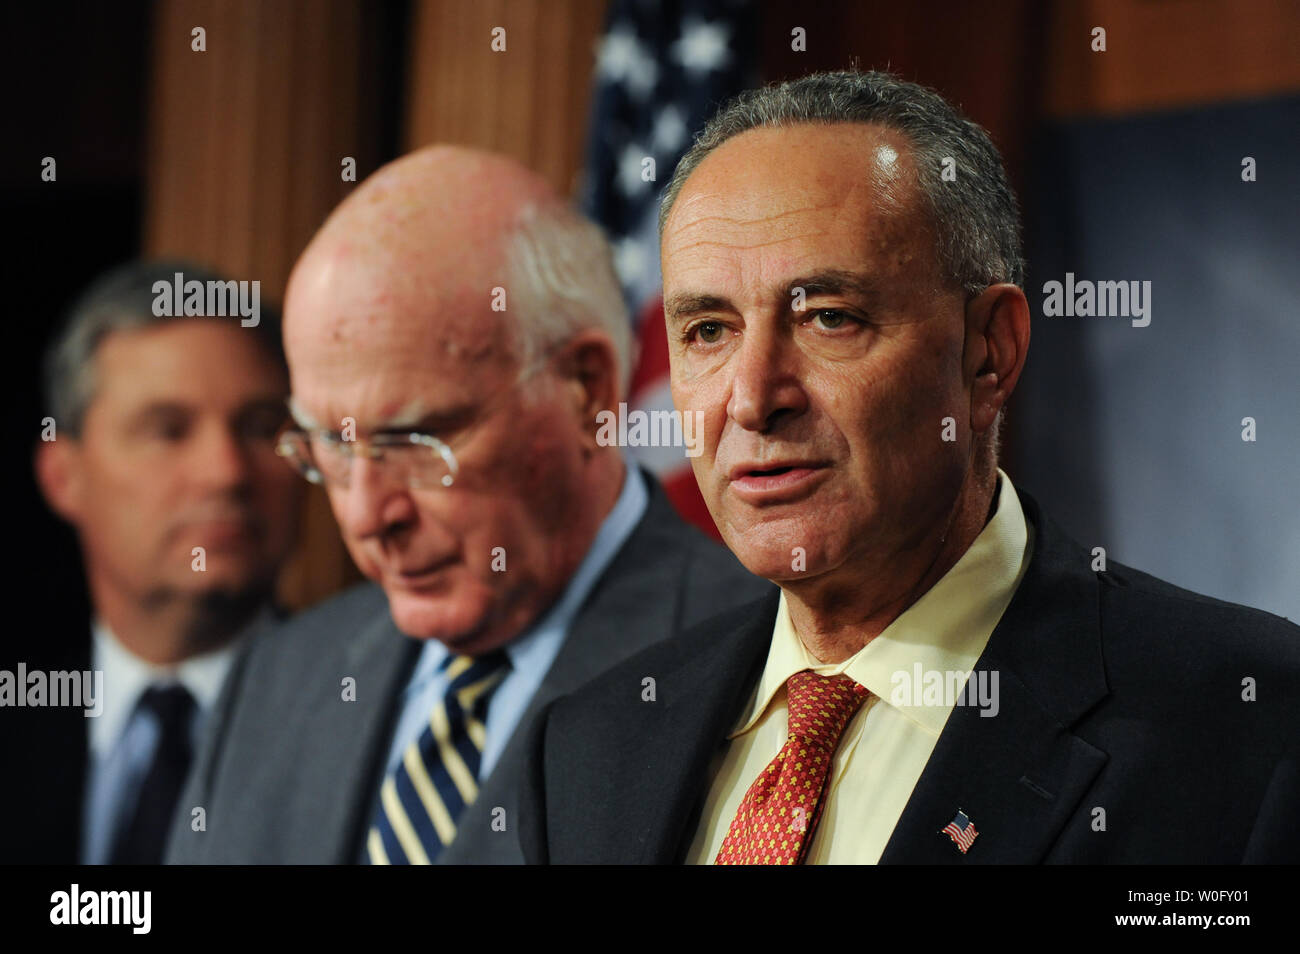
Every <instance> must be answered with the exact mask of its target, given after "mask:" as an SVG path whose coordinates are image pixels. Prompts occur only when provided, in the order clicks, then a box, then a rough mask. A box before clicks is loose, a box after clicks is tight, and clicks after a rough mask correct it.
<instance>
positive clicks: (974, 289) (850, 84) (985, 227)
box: [659, 71, 1025, 466]
mask: <svg viewBox="0 0 1300 954" xmlns="http://www.w3.org/2000/svg"><path fill="white" fill-rule="evenodd" d="M805 123H815V124H833V123H876V124H879V125H881V126H883V127H885V128H887V129H892V130H896V131H897V132H899V133H901V134H902V135H904V136H905V137H906V138H907V140H908V142H909V143H911V145H912V150H913V164H914V166H915V168H916V174H917V187H918V192H919V193H920V195H921V197H922V202H923V204H924V211H925V212H926V214H927V216H928V219H929V223H930V225H931V227H932V229H933V231H934V235H935V255H936V258H937V259H938V263H939V268H940V270H941V273H942V276H943V279H944V280H945V281H947V282H950V283H951V284H953V285H955V286H957V287H959V288H961V289H962V290H963V291H964V292H965V293H966V295H967V296H968V297H973V296H975V295H978V294H979V293H980V292H982V291H983V290H984V289H985V288H987V287H988V286H989V285H995V284H999V283H1001V282H1009V283H1010V284H1013V285H1017V286H1019V287H1021V288H1023V287H1024V283H1025V260H1024V253H1023V250H1022V245H1021V223H1020V207H1019V205H1018V203H1017V202H1016V196H1015V193H1014V192H1012V190H1011V184H1010V182H1009V181H1008V179H1007V174H1006V170H1005V168H1004V167H1003V165H1002V157H1001V155H1000V154H999V153H998V150H997V147H996V146H994V145H993V141H992V140H991V139H990V138H989V135H988V133H987V132H985V131H984V129H983V128H981V127H980V126H979V125H978V124H976V123H974V122H972V121H971V120H969V119H967V118H966V117H964V116H962V115H961V113H959V112H958V111H957V110H956V109H954V108H953V107H952V106H951V105H950V104H949V103H948V101H947V100H945V99H944V98H943V97H942V96H940V95H939V94H938V93H937V92H935V91H934V90H932V89H928V88H926V87H924V86H920V85H917V84H916V83H909V82H906V81H905V80H902V79H900V78H899V77H897V76H894V75H892V74H889V73H880V72H857V71H843V72H836V73H814V74H812V75H809V76H804V77H801V78H800V79H796V80H791V81H789V82H785V83H781V84H779V85H773V86H768V87H765V88H763V89H755V90H747V91H745V92H743V93H741V94H740V95H739V96H737V97H736V98H735V99H733V100H731V102H729V103H727V104H726V105H725V106H723V108H722V109H721V110H720V111H719V112H718V113H717V115H715V116H714V117H713V118H712V119H710V120H709V122H708V123H707V124H705V126H704V129H703V130H702V131H701V132H700V134H699V135H698V136H697V137H696V138H695V142H694V144H693V145H692V146H691V148H690V150H688V151H687V153H686V155H684V156H683V157H682V160H681V161H680V162H679V163H678V164H677V167H676V169H674V170H673V176H672V179H671V180H670V181H669V183H668V186H667V187H666V188H665V189H664V193H663V198H662V200H661V202H660V206H659V234H660V236H661V237H662V235H663V230H664V224H665V223H666V222H667V221H668V214H669V212H671V211H672V207H673V203H674V202H676V201H677V196H678V195H679V194H680V192H681V190H682V186H683V185H684V184H685V182H686V180H687V178H689V176H690V174H691V173H692V172H694V171H695V170H696V168H698V167H699V165H700V163H701V162H703V161H704V159H705V157H706V156H708V155H709V153H711V152H713V150H715V149H717V148H718V147H719V146H721V145H722V144H723V143H724V142H726V141H727V140H729V139H731V138H732V137H734V136H738V135H740V134H741V133H743V132H747V131H748V130H751V129H757V128H760V127H786V126H795V125H800V124H805ZM949 159H951V160H952V161H953V163H955V171H956V178H955V179H952V180H951V181H944V179H943V177H942V176H943V170H944V167H945V164H946V160H949ZM1003 410H1004V411H1005V408H1004V409H1003ZM1002 417H1003V413H1002V412H1001V411H1000V412H999V413H998V416H997V419H996V420H995V421H994V423H993V426H992V427H991V428H990V429H989V431H988V436H987V444H988V447H989V449H991V451H992V459H993V460H994V461H996V460H997V456H998V452H999V439H998V434H999V429H1000V425H1001V422H1002ZM987 463H988V462H987V461H984V462H983V464H984V466H987Z"/></svg>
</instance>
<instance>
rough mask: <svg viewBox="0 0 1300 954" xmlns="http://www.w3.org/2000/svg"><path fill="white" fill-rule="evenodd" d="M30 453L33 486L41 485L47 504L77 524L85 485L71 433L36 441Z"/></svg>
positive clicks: (78, 450)
mask: <svg viewBox="0 0 1300 954" xmlns="http://www.w3.org/2000/svg"><path fill="white" fill-rule="evenodd" d="M33 456H34V461H33V463H34V465H35V472H36V486H38V487H40V489H41V494H42V496H44V497H45V502H46V504H48V505H49V508H50V509H51V510H53V511H54V512H55V513H57V514H58V515H59V516H60V517H62V518H63V519H64V520H66V521H68V523H71V524H73V525H76V524H77V523H78V521H79V520H80V519H81V508H82V496H83V493H84V487H85V481H84V479H83V475H82V466H81V448H80V446H78V444H77V442H76V441H75V440H73V439H72V438H70V437H58V438H55V439H54V440H52V441H37V442H36V450H35V452H34V455H33Z"/></svg>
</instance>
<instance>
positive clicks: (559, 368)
mask: <svg viewBox="0 0 1300 954" xmlns="http://www.w3.org/2000/svg"><path fill="white" fill-rule="evenodd" d="M285 315H286V325H285V340H286V350H287V353H288V357H289V365H290V371H291V377H292V390H293V398H292V410H293V414H294V417H295V419H296V421H297V425H298V426H297V428H296V429H295V430H293V431H290V432H288V433H287V434H286V435H285V438H284V441H283V445H282V447H283V453H284V454H285V456H287V457H288V458H289V459H290V460H291V461H293V462H295V463H296V464H297V465H298V467H299V468H300V469H301V470H302V472H303V474H304V475H306V476H307V477H308V478H309V479H312V480H315V481H318V482H321V483H323V484H324V486H325V489H326V491H327V492H328V494H329V498H330V503H331V505H332V507H333V510H334V514H335V516H336V517H337V519H338V522H339V526H340V529H341V530H342V533H343V537H344V539H345V541H346V543H347V546H348V549H349V551H350V553H351V554H352V556H353V558H354V559H355V561H356V563H357V565H358V566H359V567H360V568H361V570H362V571H363V572H364V573H365V575H366V576H368V577H369V578H370V579H371V580H372V581H373V582H372V583H369V584H363V585H362V586H360V587H359V588H357V589H354V590H352V591H350V592H348V593H346V594H344V595H342V596H340V597H337V598H335V599H333V600H331V601H330V602H328V603H326V604H324V605H323V606H320V607H317V608H315V609H313V610H311V611H310V612H307V613H305V614H303V615H302V616H300V617H299V618H297V619H295V620H293V621H292V622H291V623H289V624H288V625H286V626H285V627H283V628H282V629H281V630H279V631H277V632H275V633H273V634H270V635H269V637H268V638H265V639H263V640H260V641H258V642H257V643H256V644H254V645H253V646H252V647H251V648H250V650H249V651H248V652H247V653H246V654H245V655H244V656H243V657H241V659H240V661H239V663H238V665H237V667H236V671H235V674H234V676H233V678H232V679H231V682H230V688H229V690H228V691H227V693H226V694H225V696H224V697H223V700H222V702H221V704H220V709H221V715H220V718H219V720H218V723H217V727H216V730H215V732H214V733H213V734H212V735H211V736H210V737H209V740H208V745H207V747H206V748H205V750H204V752H203V754H202V755H201V757H200V764H199V766H198V768H197V770H196V772H195V775H194V778H193V784H192V787H191V788H190V790H189V791H188V792H187V794H186V795H185V796H184V798H183V799H182V810H181V811H180V812H178V814H177V819H176V828H175V832H174V836H173V840H172V846H171V852H170V855H169V860H171V861H173V862H178V863H195V862H198V863H224V862H235V863H240V862H252V863H298V862H302V863H330V864H338V863H353V862H369V863H374V864H387V863H394V864H396V863H429V862H433V863H461V862H486V863H498V862H499V863H512V862H513V863H518V862H521V861H522V860H523V859H522V855H521V853H520V849H519V845H518V836H517V829H518V825H517V819H516V810H515V803H516V797H517V796H516V792H517V787H518V773H519V769H520V766H521V764H522V760H521V754H520V753H521V749H520V741H519V740H520V738H521V737H522V733H521V732H519V731H517V730H519V729H520V728H521V727H522V726H524V725H525V724H526V723H527V722H528V721H529V720H530V719H531V717H532V715H533V714H534V713H535V712H536V711H537V710H538V709H539V708H540V707H541V706H542V705H544V704H545V703H546V702H549V701H550V700H551V699H553V698H555V697H556V696H557V695H559V694H561V693H563V692H567V691H570V690H572V689H574V688H576V687H577V686H579V685H581V684H582V683H584V682H586V681H587V680H589V679H591V678H592V677H594V676H596V675H597V674H599V673H600V672H601V671H603V670H604V669H605V668H607V667H608V666H610V665H612V664H614V663H615V662H618V661H620V660H622V659H625V658H626V657H627V656H629V655H631V654H632V653H633V652H636V651H638V650H640V649H642V648H645V647H646V646H648V645H650V644H651V643H653V642H655V641H657V640H660V639H662V638H664V637H665V636H667V635H669V634H671V633H673V632H675V631H678V630H679V629H680V628H682V627H684V626H687V625H690V624H692V623H694V622H698V621H699V620H701V619H704V618H706V617H707V616H709V615H711V614H712V613H714V612H716V611H717V609H718V608H719V607H723V606H734V605H738V604H740V603H742V602H746V601H748V600H750V599H752V598H754V597H755V596H757V595H759V594H761V593H762V592H765V591H766V590H767V589H769V588H770V587H769V584H767V583H766V582H764V581H762V580H760V579H758V578H757V577H754V576H752V575H750V574H748V573H747V572H746V571H745V570H744V569H743V568H742V567H741V566H740V565H739V564H738V563H737V562H736V561H735V559H734V558H733V557H732V556H731V555H730V554H729V553H728V552H727V551H726V550H725V549H723V548H722V547H720V546H718V545H717V544H715V543H713V542H711V541H709V540H707V539H706V538H705V537H704V536H703V534H701V533H699V532H698V531H695V530H693V529H691V528H689V527H687V526H686V525H685V524H684V523H683V522H682V521H681V520H680V519H679V518H678V517H677V516H676V515H675V514H674V513H673V511H672V509H671V507H670V505H669V504H668V502H667V500H666V498H665V496H664V494H663V492H662V491H661V490H660V488H659V487H658V485H657V484H656V483H655V481H654V479H653V478H652V477H650V475H648V474H647V473H645V472H643V471H641V470H639V469H637V468H635V467H631V466H628V465H627V464H626V463H625V461H624V458H623V453H622V451H621V449H620V448H619V447H617V446H614V445H612V444H610V443H609V442H608V441H607V440H604V439H603V438H602V433H606V434H607V433H608V429H606V431H604V432H602V430H601V427H600V421H601V418H602V413H601V412H602V411H607V410H609V409H611V408H614V407H617V406H618V404H619V401H620V398H621V396H622V394H623V393H624V389H625V387H626V381H627V376H628V373H629V369H630V355H629V331H628V320H627V315H626V311H625V308H624V306H623V303H622V297H621V292H620V289H619V286H618V283H617V280H616V278H615V276H614V272H613V267H612V261H611V257H610V253H609V249H608V246H607V244H606V242H605V240H604V238H603V236H602V235H601V234H600V232H599V230H598V229H597V228H596V227H595V226H593V225H591V224H590V223H588V222H586V221H585V220H583V219H581V218H580V217H579V216H578V215H576V214H575V213H574V212H572V211H571V210H570V209H569V208H568V207H567V206H566V205H565V204H563V203H562V202H560V201H559V199H558V198H557V197H556V196H555V195H554V194H553V192H552V190H551V189H550V188H549V187H548V186H547V185H546V184H545V183H544V182H543V181H542V180H540V179H539V178H538V177H537V176H535V175H533V174H532V173H529V172H528V171H527V170H524V169H523V168H522V167H520V166H518V165H517V164H516V163H514V162H512V161H509V160H506V159H504V158H501V157H497V156H492V155H488V154H484V153H479V152H474V151H471V150H467V149H459V148H451V147H435V148H431V149H427V150H423V151H420V152H417V153H414V154H412V155H410V156H407V157H405V158H403V159H401V160H399V161H397V162H395V163H393V164H391V165H390V166H388V167H385V168H384V169H382V170H380V171H379V172H377V173H376V174H375V175H374V176H372V177H371V178H370V179H369V180H367V182H366V183H364V184H363V185H362V186H361V187H360V188H359V189H358V190H357V192H356V193H354V194H353V195H352V196H351V197H350V198H349V199H348V200H347V201H345V202H344V203H343V204H342V205H341V206H340V207H339V208H338V209H337V210H336V211H335V213H334V214H333V215H332V216H331V217H330V219H329V220H328V221H327V222H326V224H325V225H324V226H323V227H322V228H321V230H320V232H319V233H318V234H317V235H316V237H315V238H314V239H313V240H312V242H311V244H310V245H309V247H308V248H307V250H306V251H305V252H304V253H303V255H302V257H301V258H300V260H299V261H298V263H297V264H296V266H295V268H294V272H293V275H292V277H291V279H290V284H289V291H288V295H287V298H286V305H285ZM200 809H201V810H202V811H199V810H200Z"/></svg>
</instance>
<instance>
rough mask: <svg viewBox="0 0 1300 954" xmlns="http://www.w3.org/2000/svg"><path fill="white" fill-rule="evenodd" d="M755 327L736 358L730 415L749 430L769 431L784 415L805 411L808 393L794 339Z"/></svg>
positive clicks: (743, 340) (732, 379)
mask: <svg viewBox="0 0 1300 954" xmlns="http://www.w3.org/2000/svg"><path fill="white" fill-rule="evenodd" d="M751 328H752V329H753V330H752V331H751V332H750V333H747V334H745V335H743V336H742V337H741V342H740V348H739V350H738V351H737V353H736V355H735V358H734V359H733V363H732V369H733V370H732V378H731V397H730V400H729V401H728V402H727V416H728V417H730V418H731V419H732V420H733V421H735V422H736V423H737V424H739V425H740V426H741V427H743V428H744V429H745V430H747V431H767V430H769V429H770V428H771V427H772V426H774V425H775V424H776V422H777V421H778V420H779V419H780V418H781V417H784V416H787V415H797V414H799V413H802V412H803V411H804V409H806V408H807V406H808V397H807V395H806V394H805V392H804V389H803V385H802V383H801V382H800V380H799V371H798V367H799V361H798V355H797V354H796V349H795V345H794V343H793V342H791V341H790V340H789V338H788V337H787V336H785V335H783V334H781V333H779V332H778V331H776V330H774V329H770V328H764V327H762V326H761V325H756V324H751Z"/></svg>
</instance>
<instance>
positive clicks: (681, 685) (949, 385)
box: [520, 73, 1300, 864]
mask: <svg viewBox="0 0 1300 954" xmlns="http://www.w3.org/2000/svg"><path fill="white" fill-rule="evenodd" d="M660 231H661V240H662V261H663V275H664V294H665V317H666V321H667V327H668V335H669V342H670V358H671V372H672V386H673V394H674V401H675V403H676V404H677V406H678V407H679V408H692V409H696V410H699V411H701V412H702V413H703V415H704V421H705V433H706V434H707V435H708V436H707V439H706V441H705V448H704V452H703V454H701V456H699V457H697V458H695V459H694V466H695V475H696V478H697V480H698V482H699V484H700V488H701V491H702V492H703V495H704V498H705V500H706V502H707V503H708V505H709V509H710V511H711V513H712V514H713V517H714V519H715V521H716V523H717V525H718V527H719V529H720V530H721V532H722V534H723V537H724V539H725V540H726V542H727V544H728V546H729V547H730V548H731V549H732V551H733V552H735V553H736V555H737V556H738V557H739V558H740V559H741V562H742V563H744V564H745V566H746V567H748V568H749V569H750V570H752V571H753V572H755V573H756V574H758V575H760V576H763V577H766V578H768V579H771V580H773V581H775V582H777V583H778V584H779V586H780V593H779V594H778V595H772V596H770V597H768V598H766V599H764V600H762V601H760V602H758V603H756V604H754V605H752V606H750V607H746V608H743V609H740V610H736V611H733V612H730V613H727V614H724V615H721V616H719V617H717V618H715V619H713V620H710V621H708V622H706V623H704V624H702V625H701V626H700V627H697V628H696V629H695V630H693V631H691V632H688V633H686V634H683V635H682V636H680V637H678V638H674V639H671V640H669V641H666V642H664V643H662V644H660V645H657V646H655V647H652V648H651V649H649V650H647V651H646V652H644V653H641V654H639V655H638V656H636V657H634V658H633V659H631V660H629V661H628V662H627V663H625V664H623V665H621V666H619V667H615V668H614V669H612V670H611V671H610V672H608V673H606V674H605V675H604V676H602V677H600V678H599V679H596V680H594V681H593V682H592V683H591V684H589V685H588V686H586V687H584V688H582V689H580V690H579V691H577V692H575V693H573V694H571V695H570V696H568V697H565V698H561V699H559V700H557V701H556V702H555V703H553V704H552V705H551V706H550V707H548V709H547V710H545V711H544V712H543V713H542V714H541V715H540V716H539V718H538V720H537V721H536V722H535V723H534V730H533V735H532V738H531V739H530V741H529V750H530V758H529V765H528V768H527V770H526V778H525V787H524V794H523V798H522V802H521V814H522V818H521V823H520V838H521V842H522V844H523V846H524V853H525V857H526V858H527V859H528V860H529V861H531V862H536V863H541V862H551V863H569V862H599V863H619V862H622V863H628V862H631V863H636V862H651V863H669V862H683V861H684V862H688V863H719V864H801V863H876V862H925V863H987V862H1029V863H1032V862H1242V861H1276V860H1285V861H1292V862H1294V861H1297V860H1300V844H1297V841H1298V839H1300V834H1298V833H1300V826H1297V825H1296V824H1295V820H1294V806H1295V805H1296V804H1297V803H1300V802H1298V799H1300V774H1298V773H1300V764H1298V763H1297V749H1296V746H1297V742H1296V740H1297V738H1300V714H1298V713H1300V707H1298V706H1297V705H1296V702H1295V700H1296V699H1297V698H1298V696H1297V693H1300V630H1298V629H1297V627H1295V626H1293V625H1291V624H1290V623H1288V622H1286V621H1285V620H1283V619H1280V618H1278V617H1276V616H1271V615H1269V614H1267V613H1263V612H1259V611H1255V610H1251V609H1247V608H1245V607H1240V606H1234V605H1231V604H1227V603H1223V602H1220V601H1217V600H1213V599H1209V598H1207V597H1203V596H1199V595H1197V594H1194V593H1189V592H1187V591H1184V590H1181V589H1178V588H1177V587H1174V586H1172V585H1170V584H1168V583H1164V582H1162V581H1160V580H1157V579H1154V578H1152V577H1150V576H1148V575H1146V574H1144V573H1141V572H1138V571H1136V570H1132V569H1130V568H1128V567H1124V566H1121V565H1119V564H1116V563H1113V562H1112V563H1110V564H1109V566H1107V564H1106V558H1105V554H1104V551H1102V550H1101V549H1100V548H1099V549H1097V550H1093V551H1091V552H1090V551H1089V550H1087V549H1085V548H1083V547H1082V546H1080V545H1079V544H1077V543H1075V542H1074V541H1073V540H1071V539H1070V538H1069V537H1067V536H1066V535H1065V534H1064V533H1063V532H1062V531H1061V529H1060V528H1059V527H1057V526H1056V525H1055V524H1054V523H1053V522H1052V520H1051V519H1050V518H1049V517H1048V515H1046V514H1044V513H1043V512H1042V510H1041V509H1040V508H1039V506H1038V505H1037V503H1036V502H1035V501H1034V500H1033V498H1032V497H1031V496H1030V495H1028V494H1026V493H1024V492H1023V491H1020V490H1018V489H1017V488H1016V487H1014V486H1013V484H1012V482H1011V480H1010V478H1009V477H1008V475H1007V474H1006V473H1005V472H1004V471H1003V470H1001V469H1000V468H999V467H998V466H997V438H996V432H997V427H998V421H999V418H1000V415H1001V411H1002V408H1003V406H1004V405H1005V402H1006V401H1007V399H1008V398H1009V397H1010V395H1011V393H1012V391H1013V389H1014V387H1015V385H1016V382H1017V380H1018V378H1019V375H1020V373H1021V370H1022V368H1023V366H1024V362H1025V357H1026V352H1027V348H1028V343H1029V307H1028V303H1027V301H1026V299H1025V295H1024V292H1023V291H1022V286H1023V281H1024V278H1023V263H1022V260H1021V252H1020V248H1019V221H1018V211H1017V208H1016V203H1015V200H1014V197H1013V195H1012V193H1011V190H1010V188H1009V186H1008V184H1007V180H1006V176H1005V173H1004V171H1003V169H1002V164H1001V159H1000V157H999V156H998V154H997V151H996V149H995V148H994V146H993V144H992V143H991V142H990V141H989V139H988V137H987V135H986V134H985V133H984V132H983V131H982V130H980V129H979V128H978V127H977V126H975V125H974V124H973V123H970V122H969V121H967V120H964V119H963V118H962V117H960V116H959V115H958V114H957V113H956V112H955V111H954V110H953V109H952V108H951V106H949V105H948V104H947V103H946V102H944V100H943V99H942V98H941V97H939V96H938V95H937V94H935V93H933V92H932V91H929V90H925V89H923V88H921V87H918V86H915V85H913V84H909V83H904V82H902V81H900V80H897V79H896V78H894V77H891V76H888V75H885V74H879V73H839V74H825V75H818V76H810V77H805V78H803V79H801V80H797V81H794V82H791V83H787V84H784V85H782V86H778V87H773V88H769V89H766V90H762V91H756V92H753V93H749V94H746V95H744V96H742V97H740V98H739V99H738V100H737V101H736V102H734V103H732V104H730V105H729V106H728V107H726V108H724V109H723V110H722V112H721V113H720V114H719V115H718V116H717V117H715V118H714V119H713V120H712V121H711V122H710V123H709V125H708V126H707V127H706V129H705V130H704V132H703V133H702V135H701V136H700V138H699V140H697V142H696V144H695V146H694V147H693V148H692V150H691V151H690V152H689V153H688V154H687V156H686V157H685V158H684V159H683V161H682V162H681V164H680V165H679V166H678V168H677V170H676V171H675V173H674V176H673V180H672V181H671V183H670V184H669V186H668V187H667V189H666V190H665V197H664V201H663V205H662V211H661V218H660ZM646 679H652V680H654V685H655V687H656V698H655V700H654V701H643V700H642V699H640V698H639V697H638V695H637V688H638V686H640V685H641V684H642V682H643V681H644V680H646Z"/></svg>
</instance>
